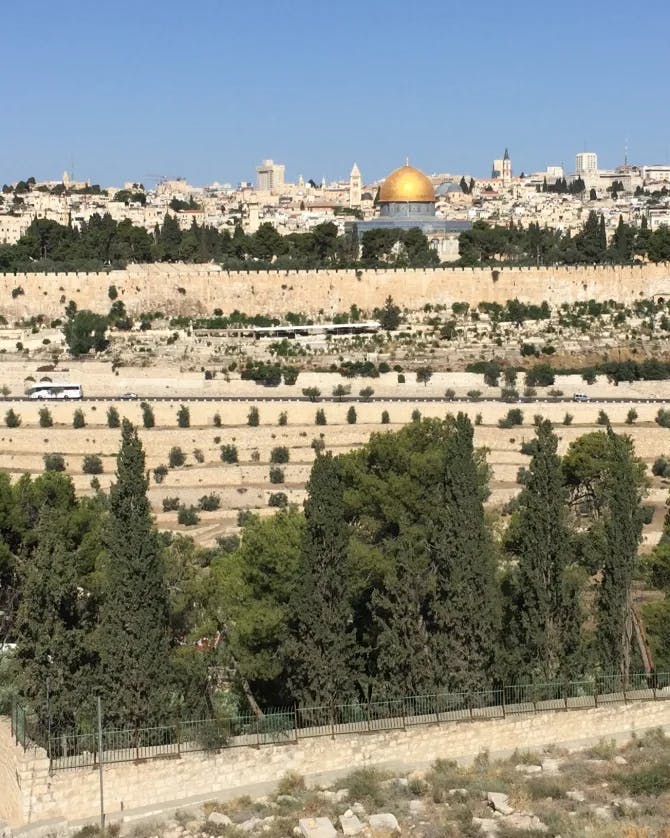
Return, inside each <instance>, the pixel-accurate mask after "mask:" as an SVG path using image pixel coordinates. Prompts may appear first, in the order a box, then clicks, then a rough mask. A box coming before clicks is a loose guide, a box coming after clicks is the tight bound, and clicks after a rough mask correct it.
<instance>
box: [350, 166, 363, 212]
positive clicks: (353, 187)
mask: <svg viewBox="0 0 670 838" xmlns="http://www.w3.org/2000/svg"><path fill="white" fill-rule="evenodd" d="M362 193H363V184H362V181H361V173H360V171H359V169H358V166H357V165H356V164H355V163H354V165H353V168H352V169H351V173H350V174H349V206H350V207H351V208H353V207H360V205H361V195H362Z"/></svg>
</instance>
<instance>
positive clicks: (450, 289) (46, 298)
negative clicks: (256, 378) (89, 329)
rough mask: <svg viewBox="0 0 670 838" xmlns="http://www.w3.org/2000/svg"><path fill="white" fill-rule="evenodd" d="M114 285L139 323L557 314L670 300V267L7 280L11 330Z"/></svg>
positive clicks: (149, 271)
mask: <svg viewBox="0 0 670 838" xmlns="http://www.w3.org/2000/svg"><path fill="white" fill-rule="evenodd" d="M110 285H114V286H115V287H116V289H117V291H118V294H119V299H121V300H123V302H124V303H125V305H126V308H127V309H128V311H129V312H130V313H131V314H133V315H137V314H140V313H142V312H150V311H162V312H165V313H166V314H171V315H177V314H183V315H197V314H207V315H211V314H212V312H213V311H214V309H216V308H220V309H221V310H222V311H223V312H224V314H225V313H228V312H231V311H233V310H234V309H238V310H239V311H243V312H245V313H246V314H275V315H280V314H284V313H286V312H288V311H295V312H304V313H307V314H309V315H312V316H316V315H318V314H320V313H322V314H324V315H326V316H329V315H332V314H334V313H336V312H342V311H346V310H348V309H349V308H350V306H351V305H352V304H354V303H355V304H356V305H357V306H359V308H362V309H364V310H367V311H370V310H372V309H373V308H375V307H378V306H381V305H383V303H384V300H385V299H386V298H387V297H388V296H391V297H393V299H394V301H395V302H396V303H397V304H399V305H401V306H403V307H406V308H409V309H420V308H422V307H423V306H424V305H425V304H426V303H433V304H436V303H441V304H446V305H451V303H453V302H456V301H465V302H468V303H470V305H471V306H476V305H477V304H478V303H480V302H482V301H486V302H497V303H500V304H503V305H504V303H506V302H507V300H510V299H514V298H515V297H516V298H518V299H519V300H522V301H523V302H528V303H537V304H539V303H541V302H542V301H543V300H547V301H548V302H550V303H551V304H552V305H560V304H561V303H564V302H566V303H572V302H575V301H577V300H589V299H596V300H604V299H614V300H617V301H621V302H627V303H630V302H631V301H633V300H635V299H636V298H643V297H645V298H648V297H652V296H655V295H661V296H666V297H670V265H669V264H658V265H655V264H646V265H635V266H625V267H624V266H613V265H611V266H589V267H558V268H495V269H490V268H486V269H485V268H431V269H408V270H390V269H388V270H387V269H374V270H322V271H258V272H241V271H222V270H220V269H219V268H218V267H217V266H214V265H183V264H153V265H131V266H129V267H128V268H127V269H126V270H123V271H114V272H111V273H81V274H77V273H58V274H39V273H37V274H28V273H26V274H0V314H3V315H4V316H5V317H6V318H7V319H8V320H9V321H10V322H11V321H14V320H17V319H19V318H23V317H31V316H33V315H37V314H43V315H46V316H47V317H49V318H56V317H61V316H62V314H63V309H64V306H65V305H66V304H67V303H68V302H69V301H70V300H74V301H75V303H76V304H77V307H78V308H80V309H82V308H89V309H92V310H93V311H97V312H101V313H104V312H107V311H108V309H109V307H110V305H111V300H110V298H109V294H108V291H109V287H110ZM17 289H22V290H23V293H19V292H18V290H17ZM12 292H14V294H12Z"/></svg>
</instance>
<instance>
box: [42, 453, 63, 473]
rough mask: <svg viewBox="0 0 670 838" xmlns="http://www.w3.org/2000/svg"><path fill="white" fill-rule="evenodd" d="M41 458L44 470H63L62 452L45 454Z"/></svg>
mask: <svg viewBox="0 0 670 838" xmlns="http://www.w3.org/2000/svg"><path fill="white" fill-rule="evenodd" d="M43 460H44V470H45V471H65V458H64V457H63V455H62V454H45V455H44V457H43Z"/></svg>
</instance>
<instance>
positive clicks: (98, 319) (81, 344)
mask: <svg viewBox="0 0 670 838" xmlns="http://www.w3.org/2000/svg"><path fill="white" fill-rule="evenodd" d="M106 331H107V318H106V317H103V316H102V315H101V314H94V312H92V311H87V310H86V309H84V310H82V311H78V312H76V313H75V314H74V315H73V316H72V317H68V319H67V320H66V322H65V325H64V326H63V334H64V336H65V343H66V344H67V348H68V349H69V350H70V352H71V353H72V354H73V355H75V356H78V355H87V354H88V353H89V352H90V351H91V349H95V351H96V352H102V351H103V350H104V349H106V348H107V339H106V337H105V332H106Z"/></svg>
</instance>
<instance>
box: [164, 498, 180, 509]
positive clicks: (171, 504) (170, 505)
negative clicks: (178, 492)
mask: <svg viewBox="0 0 670 838" xmlns="http://www.w3.org/2000/svg"><path fill="white" fill-rule="evenodd" d="M178 509H179V498H163V512H176V511H177V510H178Z"/></svg>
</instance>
